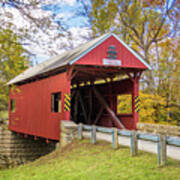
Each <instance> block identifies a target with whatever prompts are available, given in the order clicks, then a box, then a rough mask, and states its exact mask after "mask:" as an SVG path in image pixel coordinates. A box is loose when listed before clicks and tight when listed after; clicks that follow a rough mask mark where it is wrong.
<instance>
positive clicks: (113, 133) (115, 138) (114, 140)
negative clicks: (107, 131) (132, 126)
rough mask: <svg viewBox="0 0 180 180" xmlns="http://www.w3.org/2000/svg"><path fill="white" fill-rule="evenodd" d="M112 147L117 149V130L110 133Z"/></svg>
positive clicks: (114, 129)
mask: <svg viewBox="0 0 180 180" xmlns="http://www.w3.org/2000/svg"><path fill="white" fill-rule="evenodd" d="M112 147H113V149H117V148H118V132H117V128H113V131H112Z"/></svg>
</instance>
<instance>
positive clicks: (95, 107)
mask: <svg viewBox="0 0 180 180" xmlns="http://www.w3.org/2000/svg"><path fill="white" fill-rule="evenodd" d="M146 69H150V67H149V65H148V64H147V63H146V62H145V61H143V60H142V59H141V57H139V56H138V55H137V54H136V53H135V52H134V51H133V50H132V49H131V48H129V47H128V46H127V45H126V44H125V43H124V42H123V41H122V40H120V39H119V38H118V37H117V36H116V35H115V34H112V33H108V34H105V35H103V36H101V37H98V38H96V39H94V40H92V41H89V42H88V43H86V44H84V45H81V46H79V47H77V48H75V49H73V50H70V51H67V52H65V53H63V54H62V55H59V56H57V57H54V58H52V59H49V60H47V61H45V62H42V63H40V64H38V65H36V66H34V67H31V68H29V69H27V70H26V71H24V72H23V73H22V74H20V75H18V76H17V77H15V78H14V79H12V80H11V81H10V82H9V83H8V85H9V86H10V87H12V88H11V91H10V95H9V118H10V120H9V129H10V130H12V131H15V132H18V133H23V134H27V135H33V136H39V137H43V138H46V139H52V140H59V134H60V132H59V131H60V128H59V126H60V122H61V120H72V121H75V122H76V123H80V122H82V123H84V124H96V125H102V126H108V127H118V128H121V129H122V128H127V129H135V128H136V123H137V121H138V111H139V108H138V105H137V104H138V101H139V98H138V91H139V90H138V89H139V79H140V76H141V74H142V72H143V71H144V70H146ZM117 77H126V78H121V80H118V79H120V78H117ZM97 80H101V83H99V84H97ZM103 81H104V82H103ZM12 85H16V88H15V90H13V89H14V86H12ZM120 94H131V95H132V113H129V114H121V113H117V96H118V95H120Z"/></svg>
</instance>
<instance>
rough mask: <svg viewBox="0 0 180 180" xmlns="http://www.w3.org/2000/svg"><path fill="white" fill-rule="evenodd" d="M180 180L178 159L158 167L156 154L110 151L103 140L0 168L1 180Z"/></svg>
mask: <svg viewBox="0 0 180 180" xmlns="http://www.w3.org/2000/svg"><path fill="white" fill-rule="evenodd" d="M59 179H61V180H71V179H73V180H81V179H82V180H106V179H109V180H110V179H111V180H116V179H117V180H121V179H122V180H147V179H149V180H161V179H162V180H167V179H172V180H180V161H174V160H172V159H168V164H167V166H166V167H158V166H157V157H156V155H152V154H148V153H145V152H142V151H140V152H139V154H138V156H136V157H131V156H130V149H129V148H126V147H120V148H119V149H118V150H113V149H112V148H111V145H110V144H109V143H106V142H99V143H97V145H92V144H90V143H89V140H83V141H76V142H74V143H72V144H70V145H69V146H66V147H65V148H63V149H58V150H56V151H54V152H53V153H51V154H49V155H47V156H44V157H41V158H40V159H38V160H36V161H34V162H32V163H28V164H26V165H23V166H19V167H16V168H12V169H7V170H0V180H59Z"/></svg>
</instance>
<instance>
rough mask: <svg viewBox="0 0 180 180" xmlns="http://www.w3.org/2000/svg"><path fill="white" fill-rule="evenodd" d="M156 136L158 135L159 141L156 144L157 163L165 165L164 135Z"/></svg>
mask: <svg viewBox="0 0 180 180" xmlns="http://www.w3.org/2000/svg"><path fill="white" fill-rule="evenodd" d="M158 137H159V141H158V144H157V148H158V149H157V150H158V153H157V154H158V164H159V166H164V165H166V152H167V149H166V148H167V147H166V136H163V135H159V136H158Z"/></svg>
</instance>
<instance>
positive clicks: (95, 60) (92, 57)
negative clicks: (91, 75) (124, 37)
mask: <svg viewBox="0 0 180 180" xmlns="http://www.w3.org/2000/svg"><path fill="white" fill-rule="evenodd" d="M110 45H114V46H115V47H116V51H117V53H118V54H117V59H119V60H121V61H122V65H121V67H124V68H139V69H147V67H146V66H145V65H144V64H143V63H142V62H141V61H139V60H138V59H137V58H136V57H135V56H134V55H133V54H132V53H131V52H130V51H128V49H127V48H126V47H125V46H124V45H122V44H121V43H120V42H119V41H118V40H117V39H115V38H114V37H113V36H111V37H110V38H108V39H107V40H105V41H104V42H103V43H101V44H100V45H99V46H97V47H96V48H95V49H93V50H92V51H90V52H89V53H87V54H86V55H85V56H84V57H82V58H80V59H79V60H78V61H77V62H76V63H75V64H84V65H99V66H102V65H103V63H102V62H103V61H102V60H103V58H107V51H108V48H109V46H110Z"/></svg>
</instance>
